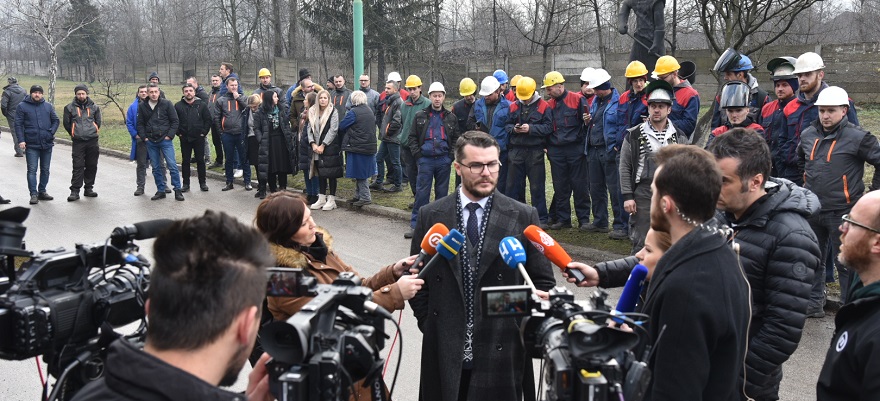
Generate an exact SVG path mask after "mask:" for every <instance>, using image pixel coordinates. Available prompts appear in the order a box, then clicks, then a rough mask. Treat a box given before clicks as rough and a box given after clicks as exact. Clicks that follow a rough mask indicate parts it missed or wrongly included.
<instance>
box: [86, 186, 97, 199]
mask: <svg viewBox="0 0 880 401" xmlns="http://www.w3.org/2000/svg"><path fill="white" fill-rule="evenodd" d="M83 195H84V196H87V197H89V198H97V197H98V193H97V192H95V191H94V190H92V189H91V188H86V190H85V191H83Z"/></svg>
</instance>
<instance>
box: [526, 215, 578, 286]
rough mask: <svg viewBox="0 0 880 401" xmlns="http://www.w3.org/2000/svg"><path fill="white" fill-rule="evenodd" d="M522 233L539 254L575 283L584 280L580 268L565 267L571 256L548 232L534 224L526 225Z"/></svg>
mask: <svg viewBox="0 0 880 401" xmlns="http://www.w3.org/2000/svg"><path fill="white" fill-rule="evenodd" d="M523 234H525V236H526V238H527V239H528V240H529V242H531V243H532V246H534V247H535V248H537V249H538V251H539V252H541V254H543V255H544V256H546V257H547V259H549V260H550V262H552V263H553V264H554V265H556V266H557V267H559V269H560V270H562V271H564V272H565V273H566V274H568V276H569V277H573V278H574V279H575V280H576V282H577V284H580V283H581V282H583V281H584V280H586V277H585V276H584V274H583V273H581V271H580V270H577V269H571V268H568V267H566V266H568V264H569V263H571V256H568V253H567V252H565V249H562V246H560V245H559V243H557V242H556V241H555V240H553V237H551V236H550V234H547V233H546V232H544V230H542V229H541V228H540V227H538V226H536V225H534V224H532V225H530V226H528V227H526V229H525V231H523Z"/></svg>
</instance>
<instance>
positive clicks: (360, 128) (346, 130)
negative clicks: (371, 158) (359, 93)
mask: <svg viewBox="0 0 880 401" xmlns="http://www.w3.org/2000/svg"><path fill="white" fill-rule="evenodd" d="M339 131H340V132H342V133H343V138H342V150H343V151H345V152H350V153H358V154H362V155H375V154H376V150H377V149H376V148H377V145H376V115H375V114H373V111H372V110H370V107H369V106H367V105H366V104H362V105H358V106H354V107H352V108H351V110H349V111H348V112H347V113H345V118H343V119H342V121H341V122H340V123H339Z"/></svg>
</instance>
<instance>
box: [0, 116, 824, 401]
mask: <svg viewBox="0 0 880 401" xmlns="http://www.w3.org/2000/svg"><path fill="white" fill-rule="evenodd" d="M11 146H12V144H11V140H10V135H9V134H8V133H4V134H3V135H2V137H0V172H2V174H0V195H2V196H4V197H5V198H7V199H11V200H12V201H13V203H12V204H11V205H3V206H4V208H5V207H8V206H16V205H17V206H26V207H29V205H28V204H27V201H28V199H29V196H28V191H27V181H26V164H25V159H24V158H14V157H12V149H11ZM52 159H53V160H52V170H51V178H50V181H49V186H48V192H49V193H50V194H51V195H53V196H55V200H54V201H41V202H40V203H39V204H38V205H35V206H33V207H31V214H30V217H29V218H28V219H27V221H26V222H25V224H26V226H27V233H26V236H25V240H26V242H27V246H28V249H31V250H41V249H51V248H57V247H60V246H64V247H67V248H68V249H72V248H73V246H74V244H75V243H95V242H103V241H104V240H105V239H106V238H107V237H108V236H109V234H110V232H111V231H112V230H113V228H114V227H117V226H121V225H126V224H132V223H136V222H140V221H145V220H151V219H158V218H172V219H178V218H187V217H193V216H198V215H200V214H202V213H204V211H205V210H207V209H214V210H222V211H225V212H227V213H229V214H231V215H233V216H236V217H237V218H238V219H240V220H241V221H242V222H244V223H247V224H250V223H251V221H252V219H253V217H254V212H255V210H256V206H257V204H258V200H257V199H255V198H254V197H253V194H254V192H247V191H244V190H243V189H241V186H237V188H236V189H235V190H234V191H231V192H221V191H220V188H221V187H222V186H223V183H222V182H221V181H216V180H209V186H210V187H211V190H210V191H209V192H199V191H196V192H189V193H187V194H185V195H186V201H183V202H177V201H175V200H174V199H173V197H168V198H166V199H164V200H159V201H150V196H151V194H152V193H153V192H154V191H155V186H154V185H153V184H152V176H151V175H149V173H150V172H149V171H148V177H147V180H148V184H147V194H146V195H144V196H140V197H134V196H132V193H133V192H134V190H135V185H134V182H135V166H134V165H133V164H130V163H129V162H128V160H122V159H117V158H113V157H108V156H104V155H102V156H101V158H100V161H99V167H98V177H97V183H96V185H95V191H96V192H98V194H99V196H98V197H97V198H85V197H83V198H82V199H81V200H79V201H77V202H67V201H66V198H67V195H68V194H69V190H68V186H69V180H70V166H71V158H70V148H69V147H68V146H66V145H57V146H55V149H54V154H53V157H52ZM193 182H197V180H195V179H193ZM407 216H408V215H407ZM314 217H315V221H316V222H317V223H318V224H319V225H321V226H324V227H325V228H327V229H328V230H329V231H330V232H331V233H332V235H333V236H334V238H335V243H334V248H335V250H336V251H337V252H338V253H339V254H340V255H341V256H342V258H343V260H345V261H346V262H347V263H349V264H351V265H353V266H354V267H355V268H356V269H357V270H358V271H359V272H361V273H362V274H363V275H365V276H367V275H371V274H373V273H375V272H376V271H378V270H379V269H380V268H381V267H382V266H384V265H386V264H389V263H392V262H394V261H396V260H398V259H400V258H403V257H405V256H406V255H407V253H408V250H409V241H406V240H404V239H403V237H402V235H401V233H402V232H403V231H404V230H405V229H406V228H407V227H408V226H407V225H408V220H402V219H395V218H392V217H386V216H381V215H376V214H372V213H364V212H354V211H349V210H346V209H337V210H334V211H330V212H323V211H318V212H316V213H315V214H314ZM139 244H140V245H142V246H143V248H142V252H143V253H144V254H145V255H146V256H147V257H149V256H150V254H151V251H150V245H151V242H150V241H140V242H139ZM584 254H589V253H584ZM575 259H578V260H583V261H585V262H587V263H592V262H594V261H590V260H585V259H582V258H578V257H576V258H575ZM557 281H558V282H559V283H563V280H562V278H561V276H558V273H557ZM574 291H575V295H576V298H577V299H586V298H587V296H588V295H589V294H590V292H592V290H589V289H581V288H575V289H574ZM617 295H618V293H617V292H615V291H612V302H616V297H617ZM394 315H395V316H396V317H397V316H400V324H401V326H402V338H403V340H404V341H403V343H404V347H403V359H402V361H401V375H400V377H399V379H398V382H397V386H396V389H395V397H394V398H395V399H397V400H416V399H417V398H418V396H417V394H418V377H419V375H418V372H419V364H420V360H421V358H420V348H421V335H420V333H419V331H418V329H417V327H416V324H415V318H414V317H413V316H412V312H411V311H410V310H408V309H407V310H404V311H403V312H402V313H400V312H395V313H394ZM833 326H834V322H833V316H830V315H829V316H826V317H825V318H823V319H810V320H808V321H807V326H806V330H805V332H804V336H803V339H802V340H801V344H800V347H799V349H798V351H797V353H795V355H794V356H793V357H792V359H791V360H790V361H788V362H787V363H786V364H785V366H784V370H785V379H784V380H783V382H782V393H781V399H783V400H814V399H815V382H816V377H817V376H818V373H819V370H820V368H821V365H822V362H823V360H824V358H825V352H826V350H827V349H828V344H829V342H830V339H831V334H832V331H833ZM386 327H387V330H389V331H390V330H391V329H392V326H391V325H390V324H388V325H386ZM390 344H391V341H388V342H387V344H386V348H385V350H383V354H385V355H387V353H388V351H389V348H390ZM399 347H400V342H399V341H398V342H397V344H396V345H395V348H394V350H393V351H392V355H391V357H390V363H389V364H388V370H387V373H386V381H387V382H388V383H389V385H390V383H391V378H392V377H393V372H394V367H395V363H396V361H397V355H398V352H399ZM249 370H250V369H249V368H247V367H246V368H244V369H243V370H242V375H241V377H240V379H239V382H238V383H237V384H236V385H235V386H234V387H233V388H234V389H238V390H243V388H244V380H246V374H247V372H249ZM0 371H2V372H4V374H3V375H0V398H2V399H5V400H37V399H39V397H40V393H41V388H40V379H39V374H38V373H37V368H36V365H35V362H34V361H33V360H32V359H31V360H26V361H0ZM43 372H44V374H45V366H43Z"/></svg>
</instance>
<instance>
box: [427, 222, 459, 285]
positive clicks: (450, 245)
mask: <svg viewBox="0 0 880 401" xmlns="http://www.w3.org/2000/svg"><path fill="white" fill-rule="evenodd" d="M462 246H464V235H462V234H461V232H459V231H458V230H457V229H455V228H453V229H452V230H449V234H446V236H445V237H443V238H442V239H440V242H439V243H437V247H436V248H435V249H436V251H437V254H438V255H440V256H442V258H437V257H435V258H431V261H430V262H428V264H427V265H425V268H424V269H422V270H421V271H419V278H421V279H424V278H425V273H426V272H427V271H428V269H430V268H431V267H432V266H434V265H436V264H438V263H439V262H438V261H439V260H452V258H454V257H455V256H456V255H458V251H459V250H461V247H462Z"/></svg>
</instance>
